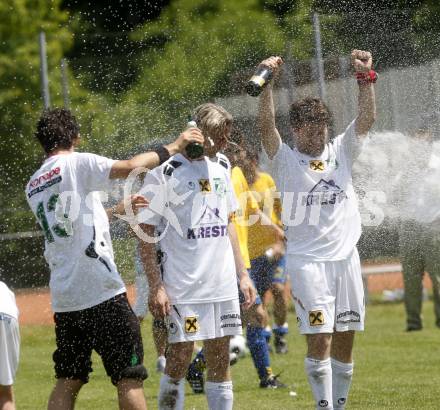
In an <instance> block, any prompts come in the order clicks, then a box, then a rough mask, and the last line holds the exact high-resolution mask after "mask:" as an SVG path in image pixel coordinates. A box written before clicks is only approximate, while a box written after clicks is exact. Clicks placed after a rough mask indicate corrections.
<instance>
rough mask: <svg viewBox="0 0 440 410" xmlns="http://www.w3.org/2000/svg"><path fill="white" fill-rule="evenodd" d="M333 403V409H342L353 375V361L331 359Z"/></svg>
mask: <svg viewBox="0 0 440 410" xmlns="http://www.w3.org/2000/svg"><path fill="white" fill-rule="evenodd" d="M332 375H333V376H332V377H333V404H334V409H335V410H344V409H345V403H346V402H347V397H348V391H349V390H350V384H351V379H352V377H353V363H342V362H340V361H338V360H335V359H332Z"/></svg>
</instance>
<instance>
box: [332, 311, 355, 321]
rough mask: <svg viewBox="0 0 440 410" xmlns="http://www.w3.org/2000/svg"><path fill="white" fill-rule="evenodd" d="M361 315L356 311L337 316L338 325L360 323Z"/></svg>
mask: <svg viewBox="0 0 440 410" xmlns="http://www.w3.org/2000/svg"><path fill="white" fill-rule="evenodd" d="M360 321H361V315H360V314H359V313H358V312H355V311H354V310H347V311H345V312H342V313H339V314H338V315H337V316H336V323H359V322H360Z"/></svg>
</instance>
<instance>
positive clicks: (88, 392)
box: [15, 302, 440, 410]
mask: <svg viewBox="0 0 440 410" xmlns="http://www.w3.org/2000/svg"><path fill="white" fill-rule="evenodd" d="M424 317H425V329H424V330H423V331H422V332H415V333H414V332H413V333H405V332H404V331H403V329H404V310H403V305H402V304H387V305H384V304H372V305H370V306H369V307H368V310H367V324H366V328H367V331H366V332H365V333H363V334H359V336H358V338H357V341H356V346H355V376H354V381H353V387H352V389H351V395H350V398H349V402H348V408H349V409H362V410H364V409H405V410H406V409H439V408H440V394H439V393H440V329H437V328H436V327H434V324H433V323H434V319H433V313H432V303H431V302H428V303H425V304H424ZM289 318H290V326H291V332H290V334H289V347H290V352H289V354H287V355H284V356H279V355H272V362H273V363H272V365H273V366H272V367H273V369H274V371H275V372H278V371H280V370H283V374H282V380H283V381H285V382H287V383H289V384H292V385H293V388H294V390H295V391H296V392H297V393H298V395H297V397H294V398H292V397H290V396H289V394H288V393H289V390H275V391H266V390H260V389H259V388H258V384H257V376H256V372H255V370H254V369H253V365H252V362H251V359H250V358H249V357H246V358H244V359H242V360H241V361H239V362H238V364H237V365H235V366H234V367H233V380H234V394H235V406H234V408H235V409H240V410H241V409H243V410H245V409H249V410H251V409H252V410H264V409H268V410H269V409H270V410H284V409H312V408H313V402H312V397H311V393H310V391H309V386H308V383H307V380H306V378H305V375H304V371H303V355H304V351H305V345H304V340H303V339H302V337H301V336H299V334H298V331H297V329H296V326H295V318H294V315H293V314H290V315H289ZM149 329H150V321H149V320H147V321H146V323H144V324H143V329H142V330H143V336H144V344H145V361H146V364H147V366H148V368H149V370H150V377H149V379H148V380H147V381H146V382H145V394H146V397H147V400H148V404H149V408H150V409H156V408H157V404H156V401H157V396H156V395H157V391H158V384H159V375H158V374H156V373H155V372H154V366H155V357H154V354H153V345H152V340H151V337H150V332H149ZM21 334H22V353H21V362H20V367H19V371H18V375H17V381H16V388H15V391H16V399H17V408H18V409H20V410H25V409H31V410H36V409H44V408H45V407H46V403H47V398H48V396H49V393H50V390H51V388H52V386H53V382H54V377H53V370H52V360H51V355H52V351H53V349H54V337H53V328H52V327H51V326H25V327H22V329H21ZM93 363H94V372H93V373H92V375H91V380H90V383H89V384H88V385H86V386H85V387H84V388H83V389H82V391H81V393H80V395H79V398H78V401H77V407H76V408H77V409H90V410H98V409H106V410H107V409H116V408H117V401H116V391H115V389H114V388H113V386H112V385H111V383H110V382H109V380H108V378H107V376H106V375H105V372H104V369H103V367H102V364H101V362H100V359H99V357H97V356H95V357H94V360H93ZM187 387H188V386H187ZM186 391H187V396H186V406H185V408H186V409H197V410H198V409H206V408H207V405H206V398H205V397H204V396H194V395H193V394H191V393H190V390H189V388H187V390H186Z"/></svg>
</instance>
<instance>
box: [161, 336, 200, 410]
mask: <svg viewBox="0 0 440 410" xmlns="http://www.w3.org/2000/svg"><path fill="white" fill-rule="evenodd" d="M193 348H194V342H180V343H172V344H170V345H169V347H168V352H167V359H168V360H167V364H166V366H165V372H164V374H163V376H162V378H161V380H160V391H159V410H182V409H183V405H184V399H185V374H186V369H187V368H188V365H189V363H190V361H191V356H192V352H193Z"/></svg>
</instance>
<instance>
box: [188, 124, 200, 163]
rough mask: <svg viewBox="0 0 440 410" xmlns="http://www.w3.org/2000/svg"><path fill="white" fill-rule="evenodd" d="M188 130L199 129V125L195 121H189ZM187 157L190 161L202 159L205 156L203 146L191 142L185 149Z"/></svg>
mask: <svg viewBox="0 0 440 410" xmlns="http://www.w3.org/2000/svg"><path fill="white" fill-rule="evenodd" d="M186 127H187V128H192V127H197V123H196V122H195V121H194V120H190V121H188V124H187V125H186ZM185 151H186V155H188V158H190V159H196V158H200V157H201V156H202V155H203V145H201V144H199V143H198V142H191V143H190V144H188V145H187V146H186V148H185Z"/></svg>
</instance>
